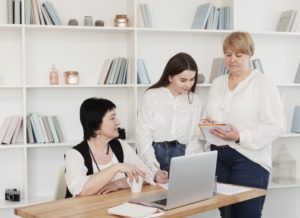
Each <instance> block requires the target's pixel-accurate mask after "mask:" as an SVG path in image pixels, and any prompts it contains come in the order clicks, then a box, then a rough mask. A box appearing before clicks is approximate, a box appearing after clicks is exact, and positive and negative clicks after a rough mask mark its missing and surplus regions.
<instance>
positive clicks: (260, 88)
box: [202, 70, 284, 171]
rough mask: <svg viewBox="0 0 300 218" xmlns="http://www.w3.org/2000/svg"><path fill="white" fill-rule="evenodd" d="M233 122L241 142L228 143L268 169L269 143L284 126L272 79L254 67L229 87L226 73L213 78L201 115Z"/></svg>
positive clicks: (215, 119) (279, 101) (270, 165)
mask: <svg viewBox="0 0 300 218" xmlns="http://www.w3.org/2000/svg"><path fill="white" fill-rule="evenodd" d="M207 115H208V116H209V117H211V118H212V119H213V120H214V121H216V122H220V123H230V124H232V125H234V126H235V127H236V128H237V129H238V130H239V133H240V143H239V144H236V143H235V142H232V143H229V146H230V147H232V148H233V149H235V150H237V151H238V152H239V153H241V154H242V155H244V156H246V157H247V158H249V159H250V160H252V161H254V162H255V163H258V164H259V165H261V166H262V167H264V168H265V169H267V170H268V171H270V170H271V167H272V159H271V143H272V141H274V140H275V139H276V138H277V137H278V136H279V135H280V133H281V132H282V129H283V123H284V119H283V107H282V103H281V99H280V95H279V92H278V90H277V88H276V86H275V85H274V84H273V83H272V81H271V80H269V79H267V78H266V77H265V76H264V75H263V74H262V73H260V72H258V71H256V70H254V71H252V72H251V74H250V75H249V76H248V77H247V78H246V79H244V80H243V81H241V82H240V83H239V85H238V86H237V87H236V88H235V89H234V90H233V91H230V90H229V88H228V75H224V76H220V77H218V78H217V79H215V80H214V81H213V84H212V87H211V89H210V91H209V96H208V99H207V103H206V107H205V109H204V111H203V114H202V117H203V118H205V117H206V116H207Z"/></svg>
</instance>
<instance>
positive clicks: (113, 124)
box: [99, 109, 120, 139]
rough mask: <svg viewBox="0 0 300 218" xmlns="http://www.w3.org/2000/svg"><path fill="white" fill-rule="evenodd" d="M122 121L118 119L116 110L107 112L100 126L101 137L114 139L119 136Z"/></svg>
mask: <svg viewBox="0 0 300 218" xmlns="http://www.w3.org/2000/svg"><path fill="white" fill-rule="evenodd" d="M119 125H120V121H119V119H118V117H117V114H116V110H115V109H113V110H111V111H107V112H106V114H105V115H104V117H103V119H102V124H101V126H100V128H99V129H100V131H99V132H100V137H105V138H108V139H113V138H116V137H118V136H119V132H118V127H119Z"/></svg>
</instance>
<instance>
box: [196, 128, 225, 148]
mask: <svg viewBox="0 0 300 218" xmlns="http://www.w3.org/2000/svg"><path fill="white" fill-rule="evenodd" d="M199 127H200V130H201V132H202V134H203V136H204V137H205V140H206V141H207V143H209V144H213V145H228V144H229V142H230V141H227V140H224V139H221V138H219V137H217V136H215V135H214V134H212V133H211V130H212V129H215V128H219V129H222V130H223V131H230V126H228V125H227V124H224V123H203V124H199Z"/></svg>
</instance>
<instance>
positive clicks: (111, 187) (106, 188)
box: [97, 181, 119, 195]
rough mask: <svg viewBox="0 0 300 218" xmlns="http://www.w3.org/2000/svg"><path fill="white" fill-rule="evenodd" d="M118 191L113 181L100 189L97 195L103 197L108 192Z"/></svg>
mask: <svg viewBox="0 0 300 218" xmlns="http://www.w3.org/2000/svg"><path fill="white" fill-rule="evenodd" d="M118 189H119V187H118V186H117V184H116V183H115V182H113V181H110V182H109V183H107V185H105V186H104V187H103V188H102V189H100V191H99V192H98V193H97V194H98V195H104V194H107V193H109V192H113V191H117V190H118Z"/></svg>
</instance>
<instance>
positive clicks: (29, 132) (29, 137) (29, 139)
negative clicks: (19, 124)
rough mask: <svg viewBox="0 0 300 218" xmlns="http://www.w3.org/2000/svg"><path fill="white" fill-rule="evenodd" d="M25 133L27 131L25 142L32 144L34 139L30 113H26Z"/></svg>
mask: <svg viewBox="0 0 300 218" xmlns="http://www.w3.org/2000/svg"><path fill="white" fill-rule="evenodd" d="M26 121H27V122H26V127H27V128H26V130H27V131H26V133H27V142H28V143H30V144H33V143H34V142H35V140H34V136H33V130H32V125H31V121H30V115H27V118H26Z"/></svg>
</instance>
